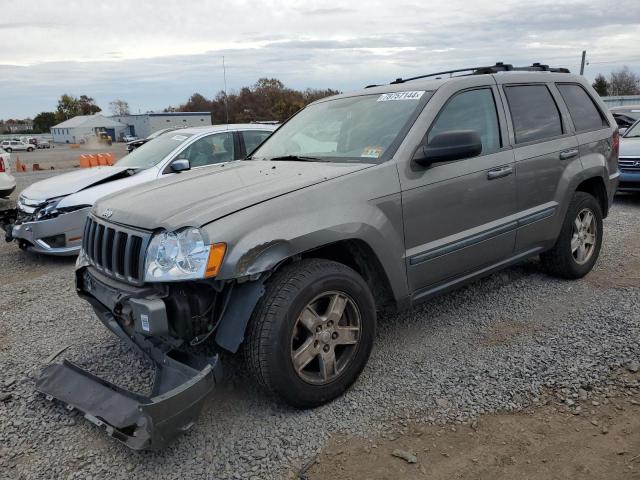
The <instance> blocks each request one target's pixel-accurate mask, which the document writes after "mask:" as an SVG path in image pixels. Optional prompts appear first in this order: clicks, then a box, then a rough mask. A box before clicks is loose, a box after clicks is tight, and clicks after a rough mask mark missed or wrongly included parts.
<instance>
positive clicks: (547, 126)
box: [504, 85, 563, 143]
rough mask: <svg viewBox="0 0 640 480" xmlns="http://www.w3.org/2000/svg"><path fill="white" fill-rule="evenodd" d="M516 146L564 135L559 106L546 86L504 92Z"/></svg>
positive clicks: (519, 87) (508, 87)
mask: <svg viewBox="0 0 640 480" xmlns="http://www.w3.org/2000/svg"><path fill="white" fill-rule="evenodd" d="M504 92H505V95H506V96H507V101H508V103H509V110H510V112H511V120H512V121H513V127H514V129H515V135H516V143H525V142H532V141H535V140H542V139H545V138H551V137H557V136H558V135H562V133H563V132H562V120H561V119H560V112H559V111H558V106H557V105H556V102H555V101H554V100H553V97H552V96H551V92H550V91H549V89H548V88H547V87H546V85H514V86H506V87H505V88H504Z"/></svg>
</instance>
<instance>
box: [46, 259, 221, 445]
mask: <svg viewBox="0 0 640 480" xmlns="http://www.w3.org/2000/svg"><path fill="white" fill-rule="evenodd" d="M83 273H86V272H84V269H80V270H79V271H78V273H77V282H78V293H79V295H80V296H81V297H82V298H84V299H85V300H87V301H88V302H89V303H91V305H92V306H93V308H94V310H95V312H96V314H97V315H98V317H99V318H100V320H101V321H102V323H104V325H105V326H106V327H107V328H109V330H111V331H112V332H113V333H115V334H116V335H117V336H118V337H120V338H121V339H122V340H124V341H125V342H127V343H128V344H129V345H131V346H132V347H133V348H134V349H135V350H137V351H138V352H139V353H141V354H143V355H145V356H147V357H148V358H149V359H150V360H151V361H152V362H153V363H154V365H155V368H156V376H155V380H154V386H153V389H152V392H151V395H149V396H146V395H141V394H138V393H134V392H130V391H128V390H125V389H123V388H120V387H118V386H116V385H114V384H112V383H110V382H107V381H105V380H103V379H100V378H98V377H96V376H95V375H92V374H91V373H88V372H86V371H84V370H82V369H80V368H79V367H77V366H75V365H73V364H72V363H70V362H67V361H64V362H63V363H58V364H52V365H49V366H47V367H45V369H44V370H43V372H42V375H41V377H40V378H39V379H38V381H37V383H36V388H37V390H38V391H40V392H42V393H44V394H45V395H46V396H47V398H49V399H53V398H56V399H58V400H60V401H62V402H63V403H65V404H67V405H68V406H69V408H71V409H74V408H75V409H77V410H79V411H81V412H82V413H83V414H84V416H85V418H87V419H88V420H89V421H91V422H93V423H94V424H96V425H97V426H99V427H102V428H104V429H105V430H106V432H107V434H108V435H110V436H112V437H113V438H115V439H117V440H119V441H121V442H123V443H124V444H125V445H127V446H128V447H130V448H132V449H135V450H155V449H160V448H163V447H165V446H166V445H167V444H168V443H169V442H171V440H172V439H174V438H175V437H176V436H178V435H180V434H182V433H184V432H185V431H187V430H188V429H189V428H191V426H192V425H193V424H194V422H195V420H196V418H197V416H198V415H199V413H200V410H201V408H202V405H203V403H204V401H205V399H206V398H207V396H208V395H209V394H210V393H211V391H212V390H213V388H214V387H215V385H216V383H218V382H220V380H221V377H222V367H221V364H220V361H219V358H218V355H215V356H213V357H202V356H198V355H192V354H190V353H186V352H182V351H176V350H172V347H171V345H169V343H168V342H164V341H161V340H159V339H157V338H149V337H147V336H145V335H143V334H141V333H138V332H136V331H133V332H131V331H125V329H124V328H123V327H122V326H121V325H120V324H119V323H118V321H117V320H116V318H115V316H114V314H113V313H112V311H111V310H110V308H108V307H107V305H105V304H103V303H102V301H106V302H107V303H109V299H113V301H114V302H119V301H120V300H119V298H120V297H121V294H122V292H120V294H118V293H117V292H115V291H112V289H110V287H109V286H108V285H103V284H102V283H100V282H98V281H96V280H95V279H92V280H91V285H90V291H91V293H90V292H87V291H86V286H85V281H86V278H87V277H86V275H83ZM94 295H95V296H94ZM125 295H127V294H125ZM129 295H130V293H129ZM98 298H100V299H101V300H102V301H101V300H99V299H98ZM110 307H111V308H113V306H111V305H110Z"/></svg>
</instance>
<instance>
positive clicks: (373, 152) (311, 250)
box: [37, 64, 619, 448]
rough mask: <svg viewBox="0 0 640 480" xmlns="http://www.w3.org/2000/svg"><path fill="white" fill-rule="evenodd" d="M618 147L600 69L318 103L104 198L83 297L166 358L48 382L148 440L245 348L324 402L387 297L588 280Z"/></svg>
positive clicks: (498, 68) (432, 82) (294, 391)
mask: <svg viewBox="0 0 640 480" xmlns="http://www.w3.org/2000/svg"><path fill="white" fill-rule="evenodd" d="M440 76H446V77H447V78H437V77H440ZM618 146H619V139H618V129H617V126H616V123H615V121H614V119H613V117H612V116H611V114H610V113H609V112H608V111H607V110H606V108H604V106H603V104H602V102H601V101H600V100H599V98H598V96H597V95H596V94H595V92H594V91H593V89H592V88H591V86H590V85H589V84H588V83H587V82H586V81H585V79H584V78H583V77H581V76H577V75H571V74H570V73H568V71H566V70H563V69H551V68H549V67H548V66H545V65H539V64H534V65H533V66H531V67H523V68H514V67H512V66H510V65H504V64H496V65H495V66H493V67H486V68H477V69H471V70H469V71H453V72H441V73H439V74H433V75H425V76H423V77H418V78H413V79H406V80H403V79H398V80H396V81H394V82H392V83H391V84H389V85H380V86H371V87H368V88H365V89H363V90H360V91H357V92H353V93H348V94H341V95H337V96H334V97H330V98H325V99H322V100H319V101H317V102H315V103H313V104H311V105H309V106H307V107H306V108H304V109H303V110H301V111H300V112H299V113H297V114H296V115H295V116H293V117H292V118H291V119H289V120H288V121H287V122H286V123H285V124H284V125H282V126H281V127H280V128H279V129H278V130H277V131H276V132H275V133H274V134H273V135H272V136H271V137H270V138H269V139H267V140H266V141H265V143H263V144H262V145H261V146H260V147H258V148H257V150H255V151H254V152H253V153H252V154H251V155H250V156H249V157H248V158H247V159H246V160H244V161H235V162H229V163H224V164H219V165H212V166H210V167H207V168H205V169H199V170H198V171H193V172H189V171H182V173H180V174H179V175H175V176H173V177H171V178H167V179H162V180H158V181H155V182H152V183H148V184H145V185H140V186H137V187H133V188H131V189H128V190H126V191H123V192H120V193H118V194H115V195H112V196H109V197H106V198H104V199H102V200H100V201H98V202H97V203H96V204H95V206H94V207H93V210H92V212H91V214H90V216H89V219H88V221H87V224H86V226H85V229H84V236H83V247H82V250H81V253H80V256H79V258H78V263H77V269H76V280H77V290H78V293H79V295H80V296H81V297H82V298H84V299H86V300H87V301H88V302H90V303H91V305H92V306H93V307H94V309H95V311H96V313H97V315H98V317H99V318H100V320H101V321H102V322H103V323H104V324H105V325H106V326H107V327H108V328H109V329H110V330H112V331H113V332H114V333H116V334H117V335H119V336H120V337H121V338H122V339H123V340H125V341H127V342H129V343H131V345H133V346H134V347H135V348H136V349H137V350H138V351H140V352H142V353H144V354H146V355H148V356H149V357H151V359H152V360H153V361H154V362H155V364H156V366H157V376H156V384H155V387H154V390H153V392H152V393H151V395H149V396H143V395H139V394H134V393H131V392H127V391H125V390H122V389H120V388H118V387H116V386H115V385H112V384H110V383H107V382H105V381H103V380H100V379H98V378H97V377H94V376H92V375H91V374H88V373H86V372H84V371H82V370H80V369H79V368H77V367H75V366H73V365H72V364H70V363H68V362H65V363H62V364H54V365H51V366H49V367H47V368H46V369H45V370H44V372H43V374H42V376H41V378H40V379H39V381H38V385H37V386H38V389H39V390H40V391H42V392H44V393H46V394H47V395H50V396H52V397H55V398H58V399H60V400H62V401H64V402H65V403H68V404H70V405H72V406H74V407H76V408H78V409H79V410H80V411H82V412H85V413H86V416H87V418H88V419H90V420H92V421H93V422H94V423H96V424H98V425H100V426H102V427H104V428H105V429H106V430H107V432H108V433H109V434H110V435H112V436H114V437H115V438H117V439H119V440H121V441H123V442H124V443H126V444H127V445H128V446H130V447H132V448H159V447H162V446H163V445H165V444H166V443H167V442H168V441H169V440H170V439H171V438H172V437H173V436H175V435H176V434H178V433H180V432H182V431H184V430H185V429H187V428H188V427H189V426H190V425H191V424H192V423H193V421H194V419H195V417H196V416H197V414H198V410H199V409H200V407H201V405H202V403H203V402H204V399H205V397H206V395H207V394H208V393H209V392H210V391H211V390H212V388H214V386H215V384H216V382H218V381H219V378H220V365H221V363H220V356H221V355H224V354H232V353H235V352H237V351H239V350H242V351H243V353H244V356H245V358H246V362H247V365H248V367H249V369H250V370H251V371H252V372H253V374H254V376H255V378H256V379H257V381H258V382H259V383H260V384H261V385H262V386H263V387H264V389H265V390H266V391H267V392H269V393H271V394H274V395H275V396H277V397H279V398H281V399H283V400H284V401H285V402H287V403H289V404H291V405H294V406H296V407H302V408H305V407H314V406H317V405H321V404H323V403H326V402H328V401H330V400H332V399H333V398H335V397H337V396H338V395H340V394H342V392H344V391H345V389H347V388H348V387H349V385H351V384H352V383H353V382H354V381H355V379H356V378H357V377H358V375H359V374H360V372H361V371H362V369H363V368H364V366H365V364H366V362H367V359H368V357H369V353H370V351H371V348H372V345H373V341H374V338H375V328H376V312H378V311H380V310H382V309H386V308H390V309H405V308H408V307H411V306H413V305H416V304H418V303H420V302H422V301H425V300H427V299H430V298H432V297H433V296H435V295H438V294H440V293H443V292H446V291H448V290H451V289H453V288H457V287H459V286H461V285H464V284H466V283H468V282H470V281H472V280H474V279H477V278H479V277H482V276H484V275H487V274H490V273H491V272H494V271H496V270H499V269H501V268H504V267H506V266H508V265H512V264H514V263H517V262H520V261H522V260H524V259H527V258H529V257H532V256H535V255H540V257H541V260H542V262H541V264H542V266H543V267H544V268H545V269H546V270H547V271H548V272H549V273H551V274H553V275H556V276H560V277H564V278H573V279H576V278H580V277H582V276H584V275H586V274H587V273H588V272H589V271H590V270H591V269H592V267H593V265H594V263H595V262H596V259H597V258H598V254H599V251H600V247H601V245H602V241H603V228H602V227H603V218H604V217H606V216H607V213H608V211H609V207H610V205H611V201H612V197H613V195H614V192H615V191H616V186H617V183H618V175H619V173H618ZM183 163H184V161H183ZM180 167H181V168H180V170H184V169H186V168H188V165H183V164H181V166H180ZM202 344H207V345H208V347H209V351H211V350H212V349H213V350H214V351H216V352H217V353H215V354H213V355H211V354H209V355H206V354H204V353H203V351H204V350H203V349H200V350H198V349H197V348H196V347H197V346H198V345H202Z"/></svg>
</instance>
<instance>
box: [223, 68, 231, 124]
mask: <svg viewBox="0 0 640 480" xmlns="http://www.w3.org/2000/svg"><path fill="white" fill-rule="evenodd" d="M222 72H223V75H224V114H225V117H226V119H225V123H226V124H227V126H228V125H229V106H228V103H229V99H228V97H227V68H226V66H225V64H224V55H223V56H222Z"/></svg>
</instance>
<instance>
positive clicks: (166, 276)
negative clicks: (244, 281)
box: [144, 227, 226, 282]
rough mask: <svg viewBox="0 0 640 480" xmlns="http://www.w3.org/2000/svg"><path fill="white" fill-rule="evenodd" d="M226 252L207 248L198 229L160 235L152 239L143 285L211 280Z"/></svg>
mask: <svg viewBox="0 0 640 480" xmlns="http://www.w3.org/2000/svg"><path fill="white" fill-rule="evenodd" d="M225 250H226V245H225V244H224V243H216V244H214V245H207V244H206V242H205V239H204V237H203V235H202V233H200V230H198V229H197V228H192V227H190V228H184V229H182V230H178V231H176V232H161V233H158V234H156V235H154V237H153V238H152V239H151V242H149V246H148V247H147V255H146V260H145V268H144V270H145V276H144V277H145V278H144V280H145V282H171V281H177V280H191V279H197V278H209V277H214V276H215V275H216V274H217V273H218V269H219V268H220V264H221V263H222V258H223V257H224V253H225Z"/></svg>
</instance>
